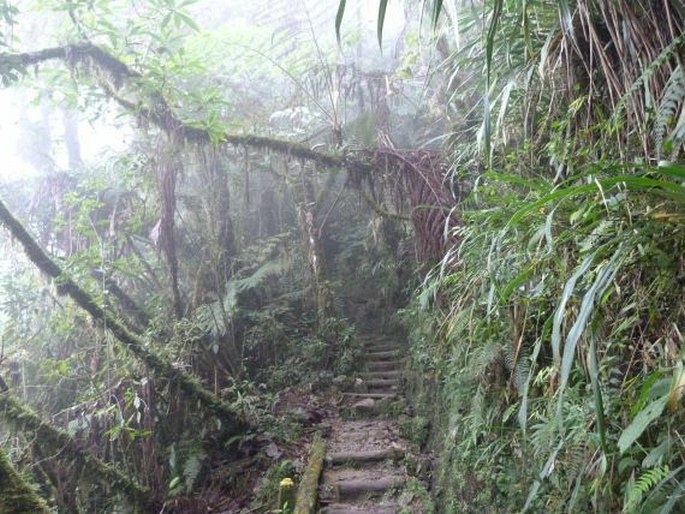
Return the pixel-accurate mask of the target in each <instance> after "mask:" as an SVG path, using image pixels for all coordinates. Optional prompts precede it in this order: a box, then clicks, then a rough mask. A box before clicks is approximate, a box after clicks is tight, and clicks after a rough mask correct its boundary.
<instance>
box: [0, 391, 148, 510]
mask: <svg viewBox="0 0 685 514" xmlns="http://www.w3.org/2000/svg"><path fill="white" fill-rule="evenodd" d="M0 417H2V418H3V419H4V420H5V422H7V424H8V425H10V426H11V427H12V428H13V429H15V430H18V431H20V432H28V433H30V434H31V435H32V436H33V440H34V441H35V442H36V444H40V446H41V449H42V450H43V451H45V452H46V453H50V454H53V455H57V456H58V458H59V459H61V460H68V461H70V462H73V463H75V464H76V467H77V469H78V470H79V471H80V473H81V474H82V475H84V476H87V477H88V478H89V480H94V481H96V482H98V483H100V484H102V485H104V486H105V487H107V488H108V489H109V490H110V491H111V492H112V494H121V495H122V496H124V497H126V498H127V499H128V500H129V501H130V502H131V503H132V504H133V505H135V506H136V507H138V508H140V509H142V512H155V508H156V507H157V505H156V503H155V501H154V500H153V499H152V498H151V497H150V495H149V493H148V492H147V491H146V490H145V489H143V488H142V487H140V486H139V485H138V484H136V483H135V482H134V481H132V480H131V479H130V478H129V477H128V476H126V475H125V474H123V473H122V472H121V471H119V470H117V469H115V468H114V467H112V466H110V465H108V464H105V463H104V462H102V461H101V460H99V459H98V458H96V457H95V456H93V455H92V454H90V453H89V452H88V451H86V450H84V449H83V448H81V446H79V444H78V443H77V441H76V440H75V439H74V438H72V437H71V436H70V435H69V434H68V433H67V432H65V431H63V430H60V429H58V428H55V427H53V426H51V425H49V424H48V423H46V422H45V421H43V420H42V419H41V418H40V416H39V415H38V414H36V413H35V412H34V411H33V410H31V409H30V408H28V407H27V406H26V405H24V404H23V403H21V401H20V400H19V399H17V398H16V397H15V396H14V395H13V394H12V393H11V392H10V391H2V392H0ZM0 485H1V486H2V487H1V488H0V495H2V494H3V493H4V489H5V483H4V482H3V481H0ZM0 501H1V500H0ZM1 505H2V504H1V503H0V506H1ZM0 512H15V511H13V510H2V509H1V508H0ZM19 512H22V511H19ZM27 512H34V511H27ZM35 512H41V511H40V510H37V511H35Z"/></svg>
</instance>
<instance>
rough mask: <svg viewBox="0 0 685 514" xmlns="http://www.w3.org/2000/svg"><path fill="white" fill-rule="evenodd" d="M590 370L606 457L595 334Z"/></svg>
mask: <svg viewBox="0 0 685 514" xmlns="http://www.w3.org/2000/svg"><path fill="white" fill-rule="evenodd" d="M588 370H589V371H590V382H591V384H592V396H593V399H594V404H595V415H596V416H597V432H598V433H599V444H600V446H601V447H602V451H603V452H604V455H608V454H609V449H608V447H607V439H606V424H605V422H604V402H603V401H602V389H601V387H600V383H599V363H598V360H597V337H596V336H595V335H594V334H593V336H592V340H591V342H590V351H589V352H588Z"/></svg>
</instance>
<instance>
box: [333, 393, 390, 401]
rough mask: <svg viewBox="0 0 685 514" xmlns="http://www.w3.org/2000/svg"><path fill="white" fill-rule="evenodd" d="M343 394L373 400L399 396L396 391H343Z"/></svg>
mask: <svg viewBox="0 0 685 514" xmlns="http://www.w3.org/2000/svg"><path fill="white" fill-rule="evenodd" d="M343 396H347V397H348V398H355V399H359V400H362V399H365V398H371V399H372V400H380V399H383V398H393V397H394V396H397V395H396V394H395V393H343Z"/></svg>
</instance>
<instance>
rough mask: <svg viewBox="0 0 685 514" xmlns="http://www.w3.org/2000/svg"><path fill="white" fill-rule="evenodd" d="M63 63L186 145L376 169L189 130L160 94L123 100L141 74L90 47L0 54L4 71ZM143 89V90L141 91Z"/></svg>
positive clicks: (300, 148) (296, 147)
mask: <svg viewBox="0 0 685 514" xmlns="http://www.w3.org/2000/svg"><path fill="white" fill-rule="evenodd" d="M56 59H59V60H63V61H64V62H66V63H67V64H69V65H71V66H73V65H76V64H86V65H91V66H95V67H97V68H98V69H99V70H101V71H104V72H107V73H108V74H109V75H110V77H111V80H112V83H113V85H114V88H112V87H111V86H109V85H107V84H104V83H101V86H103V87H104V88H105V90H106V91H107V93H108V94H109V95H110V96H112V98H113V99H114V100H115V101H116V102H117V103H119V105H121V106H122V107H124V108H126V109H127V110H130V111H132V112H134V113H136V114H137V115H138V116H140V117H142V118H144V119H145V120H146V121H149V122H151V123H153V124H155V125H156V126H158V127H159V128H160V129H161V130H163V131H164V132H166V133H168V134H173V135H175V136H176V137H178V138H179V139H180V140H183V141H186V142H199V143H202V142H205V143H209V142H216V141H218V142H220V143H224V144H229V145H234V146H244V147H249V148H255V149H258V150H268V151H271V152H275V153H278V154H281V155H285V156H287V157H292V158H296V159H303V160H307V161H311V162H315V163H317V164H319V165H321V166H323V167H327V168H346V169H353V170H355V171H370V170H371V169H372V166H371V165H370V164H369V163H366V162H364V161H362V160H359V159H354V158H350V157H349V156H337V155H331V154H327V153H323V152H317V151H316V150H312V149H311V148H309V147H308V146H305V145H301V144H297V143H293V142H290V141H284V140H279V139H273V138H268V137H263V136H256V135H243V134H229V133H224V134H222V135H220V136H219V137H218V138H217V137H216V136H214V135H212V134H210V132H209V131H208V130H206V129H203V128H198V127H193V126H189V125H188V124H187V123H184V122H183V121H182V120H180V119H179V118H178V117H177V116H176V114H175V113H174V112H173V109H172V108H171V106H170V105H169V104H168V103H167V101H166V100H165V99H164V97H163V96H162V95H161V94H160V93H158V92H153V93H149V94H148V95H147V96H148V98H147V104H148V105H147V106H146V105H141V104H136V103H135V102H132V101H130V100H127V99H124V98H121V97H120V96H118V95H117V94H116V91H115V89H116V88H118V87H120V86H121V85H122V84H123V83H124V81H127V80H135V79H140V78H142V76H141V74H140V73H138V72H136V71H134V70H132V69H131V68H130V67H128V66H127V65H126V64H125V63H123V62H122V61H120V60H119V59H117V58H116V57H114V56H112V55H111V54H109V53H108V52H106V51H105V50H103V49H101V48H100V47H98V46H95V45H93V44H90V43H82V44H73V45H65V46H59V47H54V48H46V49H44V50H40V51H36V52H28V53H19V54H7V53H4V54H0V70H2V69H3V68H11V67H17V66H20V67H22V68H25V67H27V66H33V65H38V64H41V63H43V62H46V61H50V60H56ZM141 89H142V88H141Z"/></svg>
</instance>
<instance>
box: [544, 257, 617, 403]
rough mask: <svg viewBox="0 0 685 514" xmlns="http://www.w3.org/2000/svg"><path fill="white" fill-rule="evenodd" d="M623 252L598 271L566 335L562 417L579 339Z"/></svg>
mask: <svg viewBox="0 0 685 514" xmlns="http://www.w3.org/2000/svg"><path fill="white" fill-rule="evenodd" d="M621 254H622V248H619V249H618V250H617V251H616V253H614V255H613V257H612V258H611V260H610V261H609V262H608V263H607V264H605V265H604V266H602V267H601V268H600V271H599V272H598V273H597V277H596V278H595V282H594V283H593V284H592V286H591V287H590V289H589V290H588V292H587V293H585V296H583V301H582V302H581V304H580V312H578V317H577V318H576V321H575V322H574V323H573V326H572V327H571V330H569V332H568V335H567V336H566V341H565V343H564V353H563V355H562V358H561V373H560V379H559V391H558V394H559V405H558V408H557V415H558V416H559V417H561V412H562V406H563V399H564V390H565V389H566V385H567V384H568V379H569V377H570V376H571V368H572V367H573V361H574V357H575V354H576V347H577V346H578V341H579V340H580V336H581V335H583V332H584V331H585V327H586V326H587V324H588V322H589V321H590V318H591V316H592V314H593V313H594V304H595V298H596V297H597V295H601V294H602V293H603V292H604V289H605V288H606V287H607V286H608V285H609V283H610V282H611V281H612V280H613V278H614V276H615V274H616V271H617V270H618V268H617V266H616V261H617V260H618V257H619V256H620V255H621Z"/></svg>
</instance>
